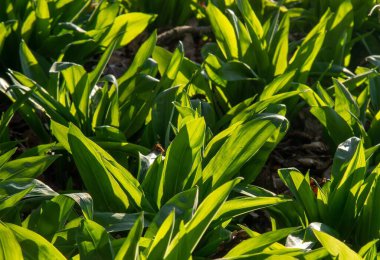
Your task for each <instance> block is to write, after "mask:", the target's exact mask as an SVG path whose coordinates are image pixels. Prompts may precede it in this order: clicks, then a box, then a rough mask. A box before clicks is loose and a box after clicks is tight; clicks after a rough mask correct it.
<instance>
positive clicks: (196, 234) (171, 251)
mask: <svg viewBox="0 0 380 260" xmlns="http://www.w3.org/2000/svg"><path fill="white" fill-rule="evenodd" d="M239 181H240V180H239V179H235V180H232V181H229V182H227V183H225V184H223V185H221V186H220V187H219V188H217V189H216V190H214V191H213V192H212V193H211V194H210V195H208V196H207V197H206V198H205V199H204V201H203V202H202V203H201V205H200V206H199V208H198V209H197V210H196V212H195V214H194V216H193V217H192V219H191V220H190V221H189V222H187V223H186V224H185V225H184V226H182V227H180V231H179V232H178V233H177V235H176V236H175V237H174V238H173V240H172V242H171V243H170V245H169V247H168V249H167V252H166V255H165V259H168V260H171V259H188V258H189V257H190V255H191V253H192V252H193V250H194V249H195V247H196V246H197V244H198V242H199V240H200V239H201V237H202V235H203V234H204V232H205V231H206V229H207V227H208V226H209V225H210V223H211V221H212V219H213V218H214V217H215V215H216V214H217V213H218V211H219V209H220V206H221V205H222V204H223V203H224V202H225V200H226V199H227V197H228V195H229V193H230V192H231V190H232V189H233V187H234V186H236V184H238V183H239Z"/></svg>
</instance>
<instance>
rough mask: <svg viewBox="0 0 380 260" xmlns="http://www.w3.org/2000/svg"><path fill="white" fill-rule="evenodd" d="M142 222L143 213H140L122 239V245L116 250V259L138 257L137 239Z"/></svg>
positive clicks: (140, 232)
mask: <svg viewBox="0 0 380 260" xmlns="http://www.w3.org/2000/svg"><path fill="white" fill-rule="evenodd" d="M143 222H144V219H143V215H142V214H141V215H140V217H139V218H138V219H137V220H136V222H135V224H134V225H133V227H132V229H131V231H129V234H128V236H127V238H126V239H125V240H124V243H123V245H122V246H121V248H120V249H119V251H118V252H117V255H116V256H115V259H116V260H121V259H131V260H132V259H136V260H137V259H139V258H138V255H139V239H140V237H141V235H142V232H143V228H144V223H143Z"/></svg>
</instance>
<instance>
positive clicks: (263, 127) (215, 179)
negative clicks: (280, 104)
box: [203, 115, 288, 188]
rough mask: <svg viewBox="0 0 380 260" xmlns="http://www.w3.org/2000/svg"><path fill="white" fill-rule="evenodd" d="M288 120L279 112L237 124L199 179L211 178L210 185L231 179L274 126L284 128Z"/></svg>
mask: <svg viewBox="0 0 380 260" xmlns="http://www.w3.org/2000/svg"><path fill="white" fill-rule="evenodd" d="M287 126H288V121H287V120H286V118H285V117H283V116H279V115H267V116H262V117H259V118H256V119H254V120H252V121H249V122H247V123H245V124H243V125H241V126H239V127H237V128H236V130H235V131H234V132H233V133H232V134H231V136H230V137H229V138H228V139H227V140H226V141H225V143H224V144H223V145H222V146H221V148H220V149H219V151H218V152H217V153H216V155H215V156H214V157H213V158H212V159H211V160H210V162H209V163H208V164H207V166H206V167H205V169H204V171H203V179H204V180H206V181H207V180H211V185H212V187H213V188H215V187H218V186H220V185H222V184H223V183H225V182H227V181H228V180H230V179H232V178H234V177H235V176H236V175H237V174H238V172H239V170H240V168H241V167H242V166H243V165H244V164H245V163H246V162H247V161H248V160H249V159H250V158H251V157H252V156H254V155H255V154H257V153H260V148H261V147H262V146H263V145H264V144H265V143H266V141H267V139H268V138H270V137H271V136H272V135H273V132H274V131H276V130H277V129H278V128H282V129H284V131H286V129H287Z"/></svg>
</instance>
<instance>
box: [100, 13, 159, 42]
mask: <svg viewBox="0 0 380 260" xmlns="http://www.w3.org/2000/svg"><path fill="white" fill-rule="evenodd" d="M156 16H157V15H151V14H145V13H127V14H123V15H119V16H118V17H116V19H115V20H114V22H113V23H112V25H111V28H109V30H108V32H107V35H106V36H104V38H103V39H102V40H101V42H100V45H101V46H103V47H107V46H109V45H110V44H111V42H112V41H113V40H114V39H115V37H116V36H117V35H121V34H122V37H121V39H120V41H119V42H118V45H117V46H116V48H119V47H121V46H125V45H127V44H128V43H130V42H131V41H132V40H133V39H134V38H136V36H137V35H139V34H140V33H142V32H143V31H144V30H145V28H146V27H147V26H148V25H149V24H150V23H151V22H153V21H154V19H155V18H156ZM94 33H95V34H97V32H96V30H95V32H94Z"/></svg>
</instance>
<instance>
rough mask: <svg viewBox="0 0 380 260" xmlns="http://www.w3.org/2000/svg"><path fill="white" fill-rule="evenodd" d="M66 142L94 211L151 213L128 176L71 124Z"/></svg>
mask: <svg viewBox="0 0 380 260" xmlns="http://www.w3.org/2000/svg"><path fill="white" fill-rule="evenodd" d="M68 140H69V144H70V148H71V151H72V154H73V157H74V161H75V163H76V165H77V167H78V169H79V173H80V175H81V177H82V180H83V182H84V184H85V186H86V188H87V189H88V191H89V193H90V194H91V196H92V198H93V199H94V205H95V206H96V207H97V208H98V209H101V210H103V211H115V212H123V211H126V210H131V208H137V209H140V208H144V209H146V210H148V211H151V210H152V209H151V206H150V204H149V203H148V201H147V200H146V199H145V197H144V194H143V192H142V190H141V188H140V185H139V183H138V181H137V180H136V179H135V178H134V177H133V176H132V174H131V173H130V172H128V171H127V170H126V169H125V168H123V167H122V166H121V165H119V164H118V163H117V162H116V161H115V160H114V159H113V158H112V157H111V156H110V155H109V154H108V153H107V152H105V151H104V150H103V149H102V148H101V147H99V146H98V145H97V144H95V143H94V142H92V141H91V140H89V139H88V138H86V137H85V136H84V135H83V134H82V133H81V132H80V130H79V129H78V128H77V127H75V126H74V125H72V124H71V125H70V127H69V132H68Z"/></svg>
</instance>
